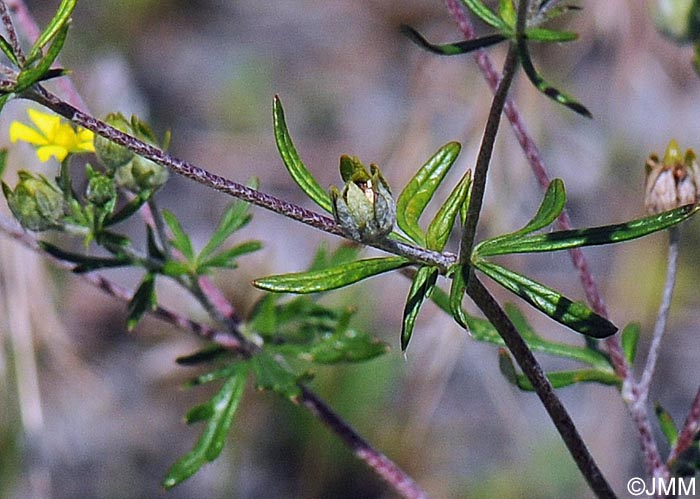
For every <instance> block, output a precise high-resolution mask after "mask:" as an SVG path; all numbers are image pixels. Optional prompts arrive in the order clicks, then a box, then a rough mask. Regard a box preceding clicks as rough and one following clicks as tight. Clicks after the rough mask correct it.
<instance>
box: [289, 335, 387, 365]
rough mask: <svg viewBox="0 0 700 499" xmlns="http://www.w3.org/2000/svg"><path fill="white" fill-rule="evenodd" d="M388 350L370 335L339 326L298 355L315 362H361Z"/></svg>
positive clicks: (385, 345)
mask: <svg viewBox="0 0 700 499" xmlns="http://www.w3.org/2000/svg"><path fill="white" fill-rule="evenodd" d="M388 351H389V346H388V345H387V344H386V343H384V342H383V341H379V340H378V339H376V338H374V337H372V336H371V335H369V334H367V333H363V332H359V331H356V330H354V329H348V328H341V329H339V331H337V332H336V333H333V334H330V335H327V336H325V337H324V338H322V339H321V340H320V341H318V342H316V343H315V344H313V346H312V347H311V348H309V349H303V350H302V351H300V354H299V355H298V357H299V358H300V359H302V360H307V361H310V362H315V363H317V364H337V363H339V362H363V361H365V360H369V359H373V358H375V357H378V356H380V355H383V354H385V353H386V352H388Z"/></svg>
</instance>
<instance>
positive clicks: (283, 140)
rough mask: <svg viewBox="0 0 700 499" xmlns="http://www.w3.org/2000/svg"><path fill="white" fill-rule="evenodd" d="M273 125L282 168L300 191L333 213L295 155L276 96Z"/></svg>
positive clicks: (318, 186)
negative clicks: (284, 168)
mask: <svg viewBox="0 0 700 499" xmlns="http://www.w3.org/2000/svg"><path fill="white" fill-rule="evenodd" d="M272 114H273V125H274V129H275V142H276V143H277V149H278V150H279V153H280V156H282V161H283V162H284V166H286V167H287V171H288V172H289V174H290V175H291V177H292V179H294V181H295V182H296V183H297V185H298V186H299V187H300V188H301V190H302V191H304V192H305V193H306V195H307V196H309V197H310V198H311V199H312V200H314V201H315V202H316V204H318V205H319V206H320V207H321V208H323V209H324V210H326V211H327V212H328V213H332V212H333V205H332V203H331V197H330V195H329V194H328V192H326V190H325V189H323V188H322V187H321V186H320V185H319V183H318V182H317V181H316V179H315V178H314V176H313V175H311V172H309V170H308V169H307V168H306V165H304V163H303V162H302V161H301V158H300V157H299V153H297V150H296V148H295V147H294V143H293V142H292V138H291V137H290V135H289V130H288V129H287V123H286V122H285V119H284V109H282V101H281V100H280V98H279V97H278V96H275V99H274V101H273V105H272Z"/></svg>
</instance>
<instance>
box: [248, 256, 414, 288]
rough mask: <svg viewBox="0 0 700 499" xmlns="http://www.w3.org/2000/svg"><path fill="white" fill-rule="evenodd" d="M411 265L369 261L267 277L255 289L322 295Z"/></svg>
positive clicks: (392, 259) (404, 261)
mask: <svg viewBox="0 0 700 499" xmlns="http://www.w3.org/2000/svg"><path fill="white" fill-rule="evenodd" d="M410 264H411V262H410V261H409V260H407V259H406V258H403V257H399V256H393V257H380V258H367V259H364V260H357V261H354V262H350V263H345V264H341V265H338V266H336V267H331V268H327V269H323V270H315V271H311V272H296V273H293V274H281V275H273V276H269V277H263V278H261V279H256V280H254V281H253V286H255V287H257V288H260V289H264V290H266V291H272V292H275V293H302V294H303V293H319V292H322V291H329V290H331V289H337V288H342V287H343V286H348V285H349V284H354V283H356V282H358V281H361V280H363V279H367V278H368V277H372V276H374V275H377V274H381V273H384V272H389V271H390V270H394V269H398V268H400V267H405V266H406V265H410Z"/></svg>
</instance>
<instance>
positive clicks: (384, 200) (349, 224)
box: [330, 156, 396, 242]
mask: <svg viewBox="0 0 700 499" xmlns="http://www.w3.org/2000/svg"><path fill="white" fill-rule="evenodd" d="M370 172H371V173H367V170H366V169H365V166H364V165H363V164H362V163H361V162H360V160H358V159H357V158H354V157H350V156H341V158H340V175H341V177H342V178H343V180H344V181H345V187H343V190H342V192H341V191H339V190H338V189H337V188H336V187H331V190H330V194H331V200H332V202H333V215H334V216H335V220H336V222H337V223H338V224H339V225H340V226H341V227H342V228H343V230H345V232H346V233H347V235H348V236H350V237H351V238H352V239H354V240H356V241H361V242H373V241H378V240H381V239H383V238H384V237H386V236H387V235H388V234H389V233H390V232H391V231H392V229H393V228H394V222H395V221H396V203H395V202H394V199H393V198H392V197H391V190H390V189H389V184H388V183H387V182H386V180H385V179H384V177H383V176H382V174H381V172H380V171H379V168H377V166H376V165H374V164H371V165H370Z"/></svg>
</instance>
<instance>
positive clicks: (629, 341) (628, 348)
mask: <svg viewBox="0 0 700 499" xmlns="http://www.w3.org/2000/svg"><path fill="white" fill-rule="evenodd" d="M639 335H640V326H639V324H636V323H631V324H627V325H626V326H625V327H624V329H623V330H622V333H621V334H620V342H621V343H622V351H623V352H624V354H625V359H627V362H628V363H629V364H630V365H632V364H633V363H634V359H635V357H636V355H637V343H638V342H639Z"/></svg>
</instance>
